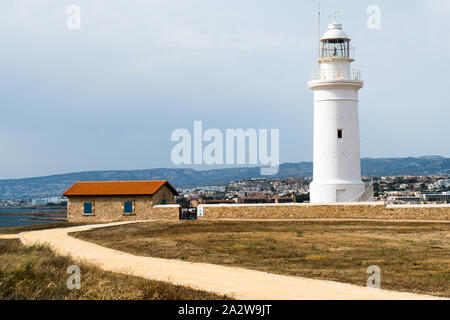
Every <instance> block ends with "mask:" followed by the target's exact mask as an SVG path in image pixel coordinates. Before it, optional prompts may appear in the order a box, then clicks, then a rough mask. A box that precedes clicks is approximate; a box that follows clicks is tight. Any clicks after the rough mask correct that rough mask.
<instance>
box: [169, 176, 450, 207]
mask: <svg viewBox="0 0 450 320" xmlns="http://www.w3.org/2000/svg"><path fill="white" fill-rule="evenodd" d="M363 180H364V181H365V182H366V184H373V188H374V200H375V201H386V202H388V203H392V204H407V203H417V204H426V203H433V204H434V203H450V178H449V176H434V177H425V176H418V177H415V176H395V177H394V176H393V177H374V178H369V177H366V178H363ZM310 183H311V178H286V179H265V178H255V179H244V180H239V181H233V182H230V183H228V184H225V185H216V186H204V187H195V188H185V189H179V190H178V191H179V192H180V196H179V197H178V199H177V201H178V203H180V204H183V205H188V204H189V206H193V207H195V206H197V205H198V204H214V203H217V204H220V203H287V202H300V203H301V202H309V184H310Z"/></svg>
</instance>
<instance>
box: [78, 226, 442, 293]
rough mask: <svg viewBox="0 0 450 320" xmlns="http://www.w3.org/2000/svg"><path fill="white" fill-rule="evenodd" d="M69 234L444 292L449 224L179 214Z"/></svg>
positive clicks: (202, 258)
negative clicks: (374, 268) (374, 271)
mask: <svg viewBox="0 0 450 320" xmlns="http://www.w3.org/2000/svg"><path fill="white" fill-rule="evenodd" d="M75 236H76V237H78V238H81V239H85V240H88V241H92V242H95V243H98V244H100V245H103V246H106V247H111V248H114V249H118V250H122V251H126V252H129V253H132V254H137V255H143V256H152V257H161V258H169V259H180V260H188V261H194V262H205V263H213V264H222V265H230V266H239V267H245V268H250V269H257V270H262V271H268V272H273V273H279V274H286V275H295V276H304V277H309V278H315V279H326V280H334V281H339V282H346V283H352V284H357V285H361V286H364V285H366V281H367V278H368V277H369V275H368V274H366V268H367V267H368V266H370V265H378V266H379V267H380V268H381V285H382V288H384V289H392V290H398V291H408V292H415V293H425V294H432V295H438V296H445V297H450V224H444V223H441V224H439V223H417V222H414V223H406V222H401V223H400V222H381V221H380V222H369V221H367V222H344V221H339V222H333V221H327V222H324V221H320V222H319V221H318V222H316V221H313V222H301V221H289V222H275V221H271V222H254V221H253V222H252V221H184V222H157V223H155V222H151V223H145V224H131V225H124V226H116V227H109V228H103V229H97V230H90V231H84V232H80V233H77V234H75Z"/></svg>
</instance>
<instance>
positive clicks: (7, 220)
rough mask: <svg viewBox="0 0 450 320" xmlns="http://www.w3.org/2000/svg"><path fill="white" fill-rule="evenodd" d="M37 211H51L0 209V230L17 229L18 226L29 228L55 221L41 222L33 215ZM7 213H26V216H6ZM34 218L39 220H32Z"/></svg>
mask: <svg viewBox="0 0 450 320" xmlns="http://www.w3.org/2000/svg"><path fill="white" fill-rule="evenodd" d="M39 211H52V209H45V210H44V209H29V208H24V209H11V208H0V228H6V227H19V226H31V225H35V224H41V223H49V222H55V220H41V218H44V219H45V217H39V216H36V215H33V214H32V213H33V212H39ZM9 212H26V213H27V214H26V215H7V213H9ZM5 213H6V215H5ZM35 218H40V219H39V220H33V219H35Z"/></svg>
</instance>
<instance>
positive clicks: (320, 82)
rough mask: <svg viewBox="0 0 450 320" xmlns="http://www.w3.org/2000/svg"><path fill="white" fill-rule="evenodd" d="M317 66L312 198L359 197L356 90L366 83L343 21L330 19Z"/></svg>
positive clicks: (318, 200) (346, 199) (313, 200)
mask: <svg viewBox="0 0 450 320" xmlns="http://www.w3.org/2000/svg"><path fill="white" fill-rule="evenodd" d="M319 49H320V50H319V57H318V58H319V60H318V63H319V70H318V71H317V72H314V73H313V74H312V77H311V81H310V82H309V83H308V86H309V88H310V89H311V90H312V91H313V93H314V160H313V162H314V170H313V175H314V176H313V181H312V183H311V185H310V200H311V201H310V202H311V203H336V202H358V201H361V198H362V195H363V193H364V191H365V185H364V183H363V182H362V180H361V160H360V140H359V119H358V90H359V89H361V88H362V87H363V81H362V80H361V79H360V78H361V77H360V72H359V71H357V70H352V69H351V63H352V62H353V61H354V53H353V48H352V47H351V46H350V38H349V37H348V36H347V34H346V33H345V32H344V31H343V30H342V24H340V23H336V22H334V23H331V24H329V26H328V30H327V31H326V32H325V34H324V35H323V36H322V38H321V39H320V48H319Z"/></svg>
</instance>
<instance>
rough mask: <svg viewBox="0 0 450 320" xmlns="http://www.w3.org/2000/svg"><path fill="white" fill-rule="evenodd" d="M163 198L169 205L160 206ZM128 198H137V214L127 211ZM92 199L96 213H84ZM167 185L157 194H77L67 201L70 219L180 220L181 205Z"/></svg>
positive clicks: (134, 211) (106, 220)
mask: <svg viewBox="0 0 450 320" xmlns="http://www.w3.org/2000/svg"><path fill="white" fill-rule="evenodd" d="M162 199H165V200H166V203H167V205H160V204H161V202H162ZM125 201H133V213H132V214H125V213H124V209H123V205H124V202H125ZM85 202H92V204H93V214H92V215H87V214H84V203H85ZM174 203H175V200H174V196H173V194H172V193H171V191H170V189H169V188H167V187H166V186H164V187H162V188H161V189H160V190H158V192H156V193H155V194H154V195H153V196H76V197H69V198H68V201H67V220H68V221H70V222H87V223H90V222H95V223H97V222H113V221H133V220H151V219H171V220H173V219H178V215H179V209H178V208H179V206H178V205H174Z"/></svg>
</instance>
